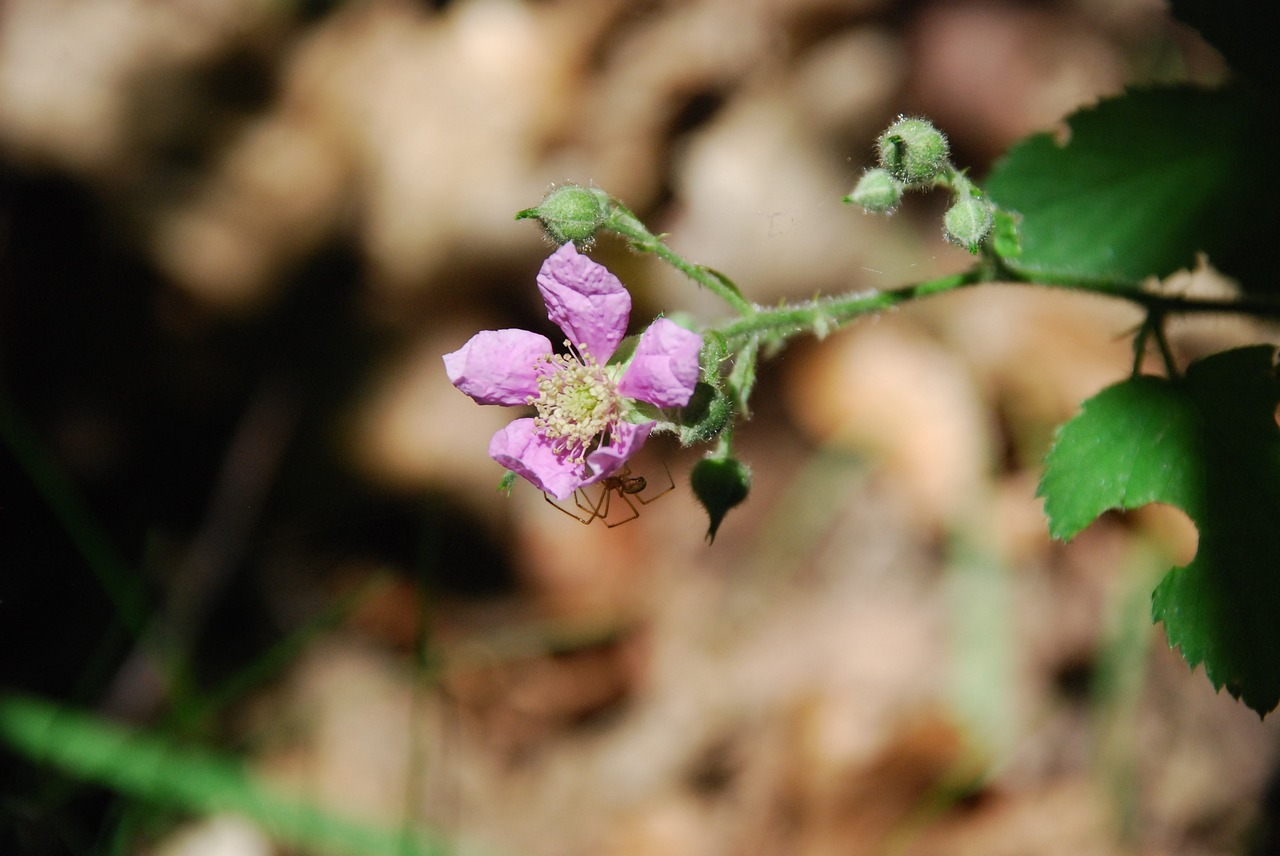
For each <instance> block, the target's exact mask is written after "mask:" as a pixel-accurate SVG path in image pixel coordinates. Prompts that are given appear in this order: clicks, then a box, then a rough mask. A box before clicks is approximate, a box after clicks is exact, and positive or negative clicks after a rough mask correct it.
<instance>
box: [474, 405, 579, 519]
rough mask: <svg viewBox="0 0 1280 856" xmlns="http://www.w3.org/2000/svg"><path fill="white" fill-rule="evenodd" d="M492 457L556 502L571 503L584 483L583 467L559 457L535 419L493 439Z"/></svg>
mask: <svg viewBox="0 0 1280 856" xmlns="http://www.w3.org/2000/svg"><path fill="white" fill-rule="evenodd" d="M489 457H491V458H493V459H494V460H495V461H497V462H498V463H500V464H502V465H503V466H504V467H506V468H507V469H509V470H511V471H512V472H513V473H516V474H517V475H520V476H523V477H524V478H526V479H528V480H529V481H530V482H532V483H533V486H534V487H536V488H537V489H538V490H541V491H545V492H546V493H549V494H551V495H552V496H554V497H555V498H556V499H561V500H563V499H568V498H569V497H570V496H572V495H573V492H574V491H575V490H577V489H578V488H580V487H582V486H583V485H584V484H587V482H586V481H584V480H583V475H584V470H583V467H582V465H581V464H571V463H569V462H568V461H566V460H565V459H564V458H563V457H561V456H560V455H557V454H556V453H555V452H554V451H553V450H552V448H551V443H550V442H548V441H547V439H546V437H544V436H543V435H542V434H541V433H540V432H539V431H537V429H535V428H534V427H533V420H532V419H517V420H515V421H514V422H512V423H511V424H510V425H508V426H507V427H506V428H502V429H500V430H499V431H498V433H496V434H494V435H493V439H492V440H490V441H489Z"/></svg>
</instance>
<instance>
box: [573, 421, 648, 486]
mask: <svg viewBox="0 0 1280 856" xmlns="http://www.w3.org/2000/svg"><path fill="white" fill-rule="evenodd" d="M656 424H657V423H656V422H645V423H642V424H640V425H636V424H635V423H632V422H620V423H619V424H617V425H615V426H614V427H613V428H612V429H611V430H610V431H609V434H610V437H609V445H607V446H601V447H600V448H599V449H596V450H595V451H594V452H592V453H591V454H590V455H587V469H588V470H589V471H590V473H591V475H590V476H589V477H588V478H587V479H586V481H584V482H583V484H595V483H596V482H598V481H600V480H602V479H607V478H608V477H609V476H611V475H613V474H614V473H616V472H618V470H620V469H622V467H623V466H624V465H625V464H626V463H627V459H628V458H630V457H631V456H632V455H634V454H635V453H636V452H638V451H640V447H641V446H643V445H644V441H645V440H648V439H649V432H650V431H652V430H653V426H654V425H656Z"/></svg>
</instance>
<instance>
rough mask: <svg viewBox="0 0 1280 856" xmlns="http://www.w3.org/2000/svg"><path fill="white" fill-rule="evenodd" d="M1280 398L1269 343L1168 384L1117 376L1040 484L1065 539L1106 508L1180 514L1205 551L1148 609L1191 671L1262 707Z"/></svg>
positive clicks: (1069, 430) (1279, 510)
mask: <svg viewBox="0 0 1280 856" xmlns="http://www.w3.org/2000/svg"><path fill="white" fill-rule="evenodd" d="M1278 403H1280V382H1278V380H1277V377H1276V368H1275V349H1274V348H1272V347H1271V346H1269V345H1261V346H1254V347H1248V348H1240V349H1237V350H1233V351H1227V352H1224V353H1220V354H1215V355H1213V356H1210V357H1207V358H1205V359H1204V360H1201V361H1199V362H1197V363H1193V364H1192V365H1191V366H1190V367H1189V368H1188V369H1187V374H1186V376H1185V377H1184V378H1181V379H1179V380H1176V381H1169V380H1163V379H1159V378H1153V377H1137V378H1132V379H1130V380H1127V381H1124V382H1122V383H1118V384H1116V385H1114V386H1112V387H1109V388H1108V389H1105V390H1103V391H1102V392H1101V393H1099V394H1098V395H1096V396H1094V397H1093V398H1091V399H1089V400H1088V401H1087V402H1085V404H1084V408H1083V410H1082V411H1081V413H1080V414H1079V415H1077V416H1076V417H1075V418H1074V419H1072V420H1071V421H1070V422H1068V423H1067V424H1066V425H1064V426H1063V427H1062V429H1061V430H1060V431H1059V433H1058V437H1057V439H1056V441H1055V443H1054V446H1053V449H1052V450H1051V451H1050V452H1049V455H1048V457H1047V458H1046V461H1045V475H1044V479H1043V480H1042V481H1041V483H1040V490H1039V494H1040V495H1041V496H1043V497H1044V498H1045V513H1046V514H1047V515H1048V517H1049V530H1050V533H1051V534H1052V535H1053V536H1054V537H1055V538H1061V539H1064V540H1065V539H1070V538H1072V537H1074V536H1075V535H1076V534H1077V533H1078V532H1079V531H1080V530H1081V529H1083V528H1084V527H1085V526H1087V525H1089V523H1090V522H1091V521H1092V520H1093V519H1094V518H1096V517H1097V516H1098V515H1100V514H1102V513H1103V512H1105V511H1107V510H1109V509H1113V508H1119V509H1132V508H1137V507H1139V506H1142V505H1146V504H1147V503H1150V502H1163V503H1168V504H1170V505H1174V506H1176V507H1178V508H1180V509H1182V510H1183V511H1185V512H1186V513H1187V515H1188V516H1189V517H1190V518H1191V520H1192V521H1193V522H1194V523H1195V525H1196V528H1197V529H1198V530H1199V533H1200V543H1199V548H1198V550H1197V552H1196V556H1195V558H1194V559H1193V560H1192V562H1191V563H1190V564H1189V565H1187V566H1186V567H1184V568H1174V569H1173V570H1171V571H1170V572H1169V573H1168V574H1166V575H1165V577H1164V579H1163V580H1162V581H1161V582H1160V584H1159V585H1158V586H1157V587H1156V590H1155V592H1154V594H1153V596H1152V617H1153V619H1154V620H1156V621H1161V622H1164V625H1165V633H1166V635H1167V636H1168V640H1169V644H1170V645H1171V646H1176V647H1178V648H1179V649H1180V650H1181V651H1182V656H1183V657H1184V658H1185V659H1186V660H1187V663H1188V664H1189V665H1190V666H1191V667H1192V668H1194V667H1195V666H1197V665H1199V664H1200V663H1204V665H1205V673H1206V674H1207V676H1208V678H1209V680H1210V681H1211V682H1212V683H1213V685H1214V686H1215V687H1216V688H1218V689H1222V688H1223V687H1226V689H1227V691H1228V692H1230V693H1231V694H1232V695H1233V696H1235V697H1236V698H1239V699H1241V700H1243V701H1244V703H1245V704H1247V705H1248V706H1249V707H1251V708H1253V709H1254V710H1256V711H1258V713H1260V714H1266V713H1267V712H1269V711H1271V710H1272V709H1274V708H1275V707H1276V705H1277V703H1280V567H1278V565H1280V525H1277V521H1278V520H1280V427H1277V424H1276V407H1277V404H1278Z"/></svg>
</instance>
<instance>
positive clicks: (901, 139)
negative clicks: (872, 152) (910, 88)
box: [876, 117, 949, 187]
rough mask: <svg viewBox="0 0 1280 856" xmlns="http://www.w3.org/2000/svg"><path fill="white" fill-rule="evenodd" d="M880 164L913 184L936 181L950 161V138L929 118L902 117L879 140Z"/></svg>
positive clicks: (877, 143) (900, 178)
mask: <svg viewBox="0 0 1280 856" xmlns="http://www.w3.org/2000/svg"><path fill="white" fill-rule="evenodd" d="M876 151H877V153H878V154H879V157H880V165H881V166H882V167H884V168H885V169H887V170H888V171H889V172H890V173H892V175H893V177H894V178H896V179H898V180H899V181H901V182H904V183H905V184H906V185H908V186H909V187H913V186H918V185H921V184H927V183H929V182H931V181H933V180H934V179H935V178H936V177H937V176H938V173H940V172H941V171H942V169H943V168H944V167H945V166H946V165H947V156H948V154H949V152H948V150H947V138H946V137H944V136H943V135H942V132H941V131H939V130H938V129H937V128H935V127H933V125H932V124H931V123H930V122H928V121H927V120H925V119H908V118H906V117H902V118H900V119H898V121H896V122H894V123H893V124H892V125H890V126H889V128H888V130H886V131H885V132H884V133H883V134H881V135H880V139H878V140H877V141H876Z"/></svg>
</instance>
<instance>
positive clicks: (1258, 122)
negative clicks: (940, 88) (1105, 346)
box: [984, 87, 1280, 290]
mask: <svg viewBox="0 0 1280 856" xmlns="http://www.w3.org/2000/svg"><path fill="white" fill-rule="evenodd" d="M1067 121H1068V124H1069V126H1070V137H1069V140H1068V141H1067V143H1066V144H1065V145H1059V143H1058V142H1057V141H1056V140H1055V139H1054V138H1053V137H1052V136H1050V135H1048V134H1038V135H1035V136H1032V137H1029V138H1027V139H1026V140H1024V141H1023V142H1021V143H1019V144H1018V145H1017V146H1015V147H1014V148H1013V149H1011V150H1010V151H1009V153H1008V154H1007V155H1006V156H1005V157H1004V158H1003V159H1002V160H1001V161H1000V162H999V163H998V164H996V166H995V167H994V169H993V170H992V172H991V174H990V175H989V176H988V178H987V181H986V182H985V185H984V186H985V188H986V190H987V192H988V194H989V195H990V196H991V198H992V199H993V200H994V201H995V202H996V203H997V204H998V205H999V206H1000V207H1001V208H1003V209H1005V210H1008V211H1012V212H1015V213H1016V214H1017V215H1018V216H1019V217H1020V218H1021V222H1020V226H1019V233H1020V238H1021V249H1020V252H1016V253H1015V254H1009V255H1005V256H1004V258H1005V261H1006V262H1007V264H1008V265H1009V266H1010V267H1011V268H1013V269H1014V270H1015V271H1017V272H1019V273H1021V274H1023V275H1026V276H1028V277H1030V278H1037V279H1041V280H1042V281H1046V282H1066V283H1070V282H1072V281H1074V280H1078V279H1085V278H1088V279H1092V280H1102V281H1104V282H1105V281H1112V282H1114V283H1115V284H1116V285H1117V287H1123V286H1126V285H1127V286H1135V285H1136V284H1138V283H1139V282H1140V281H1141V280H1142V279H1144V278H1146V277H1149V276H1167V275H1168V274H1170V273H1173V272H1174V271H1177V270H1180V269H1185V268H1190V267H1191V266H1192V264H1193V262H1194V261H1195V257H1196V255H1197V253H1200V252H1203V253H1206V254H1207V255H1208V256H1209V259H1210V261H1211V262H1212V263H1213V264H1214V265H1215V266H1216V267H1218V268H1219V269H1220V270H1222V271H1224V272H1226V273H1228V274H1231V275H1233V276H1236V277H1238V278H1240V279H1241V281H1242V282H1243V283H1244V284H1245V286H1246V288H1253V289H1254V290H1265V289H1273V288H1274V282H1273V279H1274V278H1273V276H1272V275H1271V271H1272V268H1273V265H1272V264H1271V259H1270V258H1268V257H1264V254H1263V253H1262V252H1261V250H1262V249H1263V248H1266V247H1269V246H1270V243H1271V239H1272V237H1273V235H1274V233H1275V231H1276V226H1277V215H1276V213H1275V211H1274V208H1275V205H1274V200H1275V196H1276V192H1277V189H1280V179H1278V178H1277V176H1280V171H1277V170H1276V169H1275V168H1274V164H1275V153H1276V152H1275V148H1276V147H1275V145H1274V141H1275V139H1276V132H1275V124H1274V112H1273V111H1272V110H1271V109H1270V108H1269V107H1268V108H1264V107H1263V106H1262V105H1261V104H1260V103H1259V102H1258V101H1257V100H1256V99H1255V98H1253V97H1252V96H1250V95H1248V94H1246V93H1244V92H1243V91H1239V90H1220V91H1206V90H1200V89H1194V88H1190V87H1173V88H1164V89H1151V90H1145V91H1135V92H1129V93H1126V94H1125V95H1123V96H1120V97H1118V98H1113V99H1111V100H1108V101H1103V102H1101V103H1100V104H1098V105H1096V106H1094V107H1092V108H1090V109H1087V110H1083V111H1081V112H1078V113H1076V114H1074V115H1073V116H1071V117H1070V118H1069V119H1068V120H1067ZM997 250H1000V247H999V245H997Z"/></svg>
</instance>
